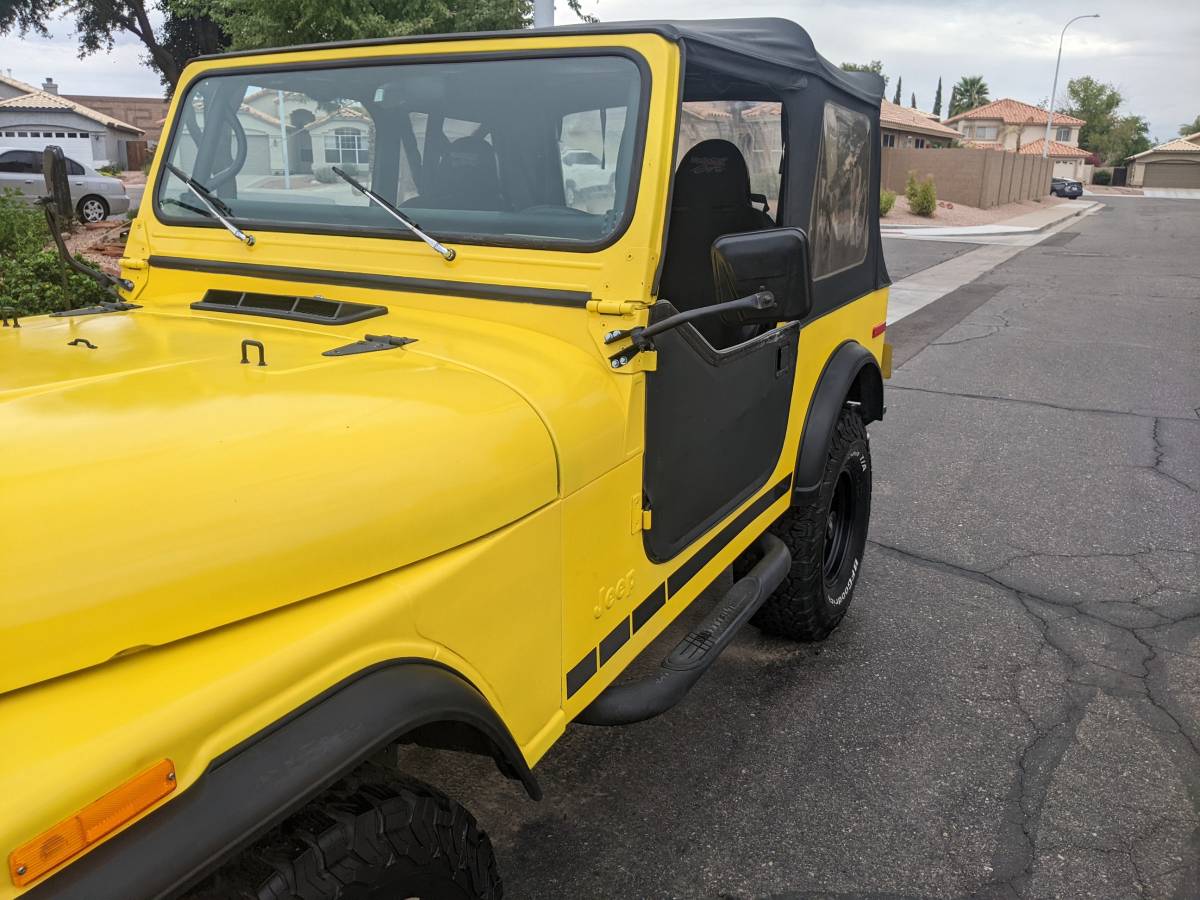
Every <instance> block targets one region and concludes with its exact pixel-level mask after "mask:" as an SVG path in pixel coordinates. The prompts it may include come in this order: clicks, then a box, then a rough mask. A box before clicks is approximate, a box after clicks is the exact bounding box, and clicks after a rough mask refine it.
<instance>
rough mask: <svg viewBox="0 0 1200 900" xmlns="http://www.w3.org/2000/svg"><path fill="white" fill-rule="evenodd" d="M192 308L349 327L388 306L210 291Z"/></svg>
mask: <svg viewBox="0 0 1200 900" xmlns="http://www.w3.org/2000/svg"><path fill="white" fill-rule="evenodd" d="M192 309H202V310H209V311H212V312H226V313H239V314H241V315H244V316H265V317H267V318H270V319H291V320H292V321H294V322H316V323H318V324H321V325H348V324H350V323H351V322H361V321H362V320H363V319H370V318H374V317H375V316H383V315H387V307H386V306H371V305H368V304H366V303H347V302H344V301H341V300H328V299H326V298H325V297H296V296H293V295H287V294H251V293H244V292H242V291H208V292H206V293H205V294H204V299H203V300H200V301H199V302H197V303H193V304H192Z"/></svg>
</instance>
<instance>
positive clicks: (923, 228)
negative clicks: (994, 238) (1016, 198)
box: [879, 202, 1101, 237]
mask: <svg viewBox="0 0 1200 900" xmlns="http://www.w3.org/2000/svg"><path fill="white" fill-rule="evenodd" d="M1100 205H1101V204H1100V203H1097V202H1091V203H1078V204H1076V203H1073V204H1071V205H1070V206H1062V207H1057V208H1056V209H1055V211H1056V212H1057V210H1058V209H1062V210H1063V212H1062V214H1060V215H1056V216H1054V217H1053V218H1049V217H1048V218H1047V220H1046V221H1045V222H1043V223H1041V224H1039V225H1005V224H1003V223H1001V222H997V223H995V224H992V225H963V226H960V227H958V228H951V227H942V226H940V225H884V224H883V223H880V225H879V231H880V233H881V234H884V235H887V236H889V237H985V236H987V235H1013V234H1036V233H1037V232H1040V231H1045V230H1046V229H1047V228H1053V227H1054V226H1055V225H1058V224H1060V223H1062V222H1065V221H1066V220H1067V219H1071V218H1074V217H1075V216H1082V215H1083V214H1084V213H1086V212H1089V211H1090V210H1092V209H1095V208H1096V207H1097V206H1100ZM1040 214H1041V213H1040V212H1039V213H1026V215H1040ZM1017 218H1023V217H1022V216H1017Z"/></svg>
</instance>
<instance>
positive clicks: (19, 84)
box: [0, 73, 37, 94]
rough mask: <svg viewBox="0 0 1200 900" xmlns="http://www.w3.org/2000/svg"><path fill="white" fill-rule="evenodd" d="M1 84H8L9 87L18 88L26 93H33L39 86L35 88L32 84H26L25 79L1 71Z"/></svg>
mask: <svg viewBox="0 0 1200 900" xmlns="http://www.w3.org/2000/svg"><path fill="white" fill-rule="evenodd" d="M0 84H7V85H8V86H9V87H13V88H16V89H17V90H18V91H21V92H22V93H24V94H32V93H33V92H34V91H36V90H37V88H35V87H34V86H33V85H32V84H26V83H25V82H23V81H18V80H17V79H16V78H13V77H12V76H11V75H5V74H3V73H0Z"/></svg>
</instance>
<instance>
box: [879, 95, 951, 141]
mask: <svg viewBox="0 0 1200 900" xmlns="http://www.w3.org/2000/svg"><path fill="white" fill-rule="evenodd" d="M879 130H880V132H881V135H882V136H881V138H880V140H881V142H882V143H883V146H885V147H916V148H922V147H951V146H953V145H954V143H955V142H956V141H958V140H960V139H961V138H962V135H961V134H959V133H958V132H957V131H956V130H955V129H953V128H947V127H946V126H945V125H943V124H942V123H941V122H939V121H938V118H937V116H935V115H934V114H933V113H927V112H922V111H921V110H919V109H912V108H911V107H908V106H900V105H899V104H896V103H892V102H890V101H888V100H884V101H883V102H882V103H881V104H880V106H879Z"/></svg>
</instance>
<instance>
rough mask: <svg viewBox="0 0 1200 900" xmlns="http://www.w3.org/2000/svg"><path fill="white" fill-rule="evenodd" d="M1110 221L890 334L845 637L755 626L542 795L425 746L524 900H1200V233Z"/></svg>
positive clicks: (419, 765) (1115, 216) (1140, 219)
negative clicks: (645, 718)
mask: <svg viewBox="0 0 1200 900" xmlns="http://www.w3.org/2000/svg"><path fill="white" fill-rule="evenodd" d="M1106 204H1107V208H1106V209H1105V210H1104V211H1102V212H1101V213H1099V214H1095V215H1092V216H1090V217H1088V218H1086V219H1080V220H1077V221H1075V222H1074V223H1072V224H1071V225H1070V226H1069V227H1068V228H1067V229H1066V230H1065V231H1062V232H1060V233H1058V234H1056V235H1053V236H1052V237H1051V238H1050V239H1047V240H1046V241H1044V242H1043V243H1041V244H1039V245H1038V246H1035V247H1032V248H1030V249H1026V250H1024V251H1023V252H1021V253H1020V254H1019V255H1017V256H1015V257H1013V258H1012V259H1009V260H1008V261H1006V262H1004V263H1002V264H1001V265H1000V266H999V267H998V268H996V269H994V270H993V271H991V272H989V273H988V274H985V275H984V276H983V277H982V278H980V279H979V280H978V281H976V282H974V283H972V284H969V285H967V286H966V287H964V288H961V289H960V290H959V291H955V292H953V293H951V294H949V295H947V296H946V297H943V298H942V299H941V300H938V301H935V302H934V303H933V304H931V305H930V306H929V307H927V308H926V309H925V310H922V315H923V320H922V324H921V327H919V328H909V329H905V328H904V327H903V326H904V322H903V321H901V323H900V324H899V325H897V326H895V327H894V328H893V329H891V330H890V333H893V334H894V335H895V336H894V340H896V341H897V342H898V345H897V357H898V358H903V359H906V360H907V362H905V363H904V364H903V365H902V367H901V368H900V369H899V370H898V372H897V373H896V377H895V378H894V379H893V380H892V382H891V384H890V387H889V389H888V392H887V404H888V414H887V418H886V420H885V421H884V422H883V423H879V424H877V425H875V426H873V427H872V430H871V432H872V433H871V439H872V448H873V453H874V464H875V496H874V508H873V518H872V526H871V542H870V544H869V547H868V552H867V558H866V561H865V562H866V564H865V570H864V574H863V578H862V581H861V583H860V585H859V588H858V593H857V596H856V599H855V601H854V605H853V606H852V607H851V609H850V612H849V615H848V616H847V618H846V620H845V622H844V623H843V625H842V626H841V628H840V629H839V630H838V631H837V632H835V633H834V635H833V636H832V637H831V638H830V639H829V640H827V641H826V642H825V643H824V644H821V645H796V644H790V643H787V642H785V641H780V640H775V639H770V638H766V637H763V636H761V635H760V634H758V633H757V632H756V631H754V630H753V629H747V630H746V632H745V633H744V634H742V635H741V636H740V637H739V638H738V640H737V641H736V642H735V644H734V645H733V647H732V648H731V649H730V650H729V651H728V652H727V653H726V654H725V656H724V657H723V658H722V660H721V661H720V662H719V663H718V664H717V666H716V667H715V668H714V670H713V671H712V672H710V673H709V674H708V675H707V676H706V677H705V679H704V680H703V681H702V682H701V683H700V685H699V686H698V687H697V688H696V689H695V690H694V691H693V692H692V694H691V695H690V696H689V697H688V698H687V700H685V701H684V702H683V703H682V704H681V705H680V706H679V707H677V708H676V709H674V710H673V711H671V712H670V713H668V714H667V715H664V716H662V717H661V718H659V719H657V720H654V721H650V722H647V723H643V724H641V725H637V726H633V727H629V728H623V729H597V728H589V727H586V726H572V727H571V728H570V729H569V731H568V733H567V735H566V736H565V738H564V739H563V740H562V741H561V742H560V743H559V744H558V745H557V746H556V747H555V748H553V749H552V750H551V751H550V753H549V754H548V756H547V757H546V758H545V759H544V760H543V761H542V763H541V764H540V765H539V766H538V767H537V770H536V772H537V774H538V776H539V778H540V780H541V782H542V785H543V787H544V789H545V793H546V799H545V800H544V801H543V802H541V803H538V804H535V803H532V802H530V801H528V800H527V799H524V797H523V795H522V794H521V793H520V791H519V789H518V788H517V787H516V786H514V785H511V784H508V783H505V782H503V781H502V780H500V779H498V778H496V777H495V772H494V768H493V767H492V766H491V763H490V762H487V761H484V760H480V759H477V758H471V757H462V758H457V757H455V758H450V759H448V758H447V757H445V756H442V757H439V756H437V755H436V754H433V753H431V752H429V751H423V750H411V751H406V756H405V763H406V765H408V766H409V767H410V768H411V769H412V771H413V773H414V774H416V775H418V776H419V777H424V778H426V779H427V780H429V781H432V782H433V783H435V784H438V785H440V786H441V787H442V788H443V789H445V790H447V791H448V792H449V793H451V794H452V795H454V796H455V797H457V798H459V799H461V800H463V801H464V802H465V803H466V804H467V805H468V806H469V807H470V808H472V809H473V811H474V812H475V813H476V815H477V816H478V818H479V819H480V821H481V822H482V824H483V825H484V827H485V828H486V829H487V830H488V831H489V832H490V834H491V835H492V839H493V841H494V843H495V844H496V847H497V850H498V853H499V855H500V863H501V869H502V872H503V874H504V876H505V879H506V885H507V892H506V896H509V897H514V898H567V897H570V898H592V897H595V898H617V897H622V898H623V897H663V898H667V897H681V898H692V897H725V898H734V897H736V898H751V897H754V898H757V897H776V898H784V897H833V896H836V897H889V898H891V897H895V898H899V897H907V898H913V897H972V896H973V897H1021V898H1024V897H1030V898H1034V897H1037V898H1042V897H1072V898H1074V897H1096V898H1131V897H1155V898H1177V900H1184V898H1195V897H1197V896H1200V594H1198V591H1200V555H1198V554H1200V497H1198V494H1197V490H1198V489H1200V409H1198V408H1200V357H1198V355H1197V348H1198V347H1200V300H1198V299H1197V298H1198V296H1200V264H1198V263H1197V258H1196V248H1198V247H1200V218H1198V217H1196V216H1195V215H1194V214H1191V213H1190V212H1189V210H1190V205H1189V204H1180V203H1175V202H1171V201H1157V200H1149V199H1146V198H1139V199H1136V200H1122V199H1111V200H1107V199H1106ZM931 252H932V251H931ZM935 255H936V254H935ZM897 268H899V264H898V265H897ZM963 292H966V293H965V294H964V293H963ZM964 298H965V299H964ZM966 310H973V311H970V312H969V313H968V312H965V311H966ZM964 316H965V318H964ZM939 317H940V318H939ZM960 320H961V321H960ZM497 602H503V600H502V599H500V598H498V600H497ZM678 630H679V629H676V632H677V631H678ZM668 640H669V639H668ZM654 662H655V661H654V660H651V661H650V662H649V663H648V664H650V665H652V664H653V663H654Z"/></svg>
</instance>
